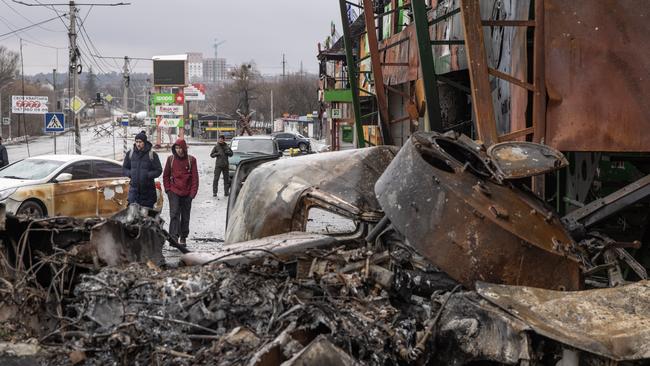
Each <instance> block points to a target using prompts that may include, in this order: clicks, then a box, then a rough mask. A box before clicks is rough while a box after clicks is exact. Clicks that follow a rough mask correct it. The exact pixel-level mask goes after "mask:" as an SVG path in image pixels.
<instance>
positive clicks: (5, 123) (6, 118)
mask: <svg viewBox="0 0 650 366" xmlns="http://www.w3.org/2000/svg"><path fill="white" fill-rule="evenodd" d="M2 124H3V125H10V124H11V119H9V117H2Z"/></svg>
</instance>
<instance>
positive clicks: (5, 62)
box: [0, 46, 20, 88]
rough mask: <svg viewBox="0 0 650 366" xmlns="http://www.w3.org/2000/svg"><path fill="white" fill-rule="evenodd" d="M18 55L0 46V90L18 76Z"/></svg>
mask: <svg viewBox="0 0 650 366" xmlns="http://www.w3.org/2000/svg"><path fill="white" fill-rule="evenodd" d="M19 61H20V59H19V56H18V53H16V52H13V51H10V50H9V49H7V47H5V46H0V88H1V87H3V86H4V85H6V84H7V83H8V82H10V81H12V80H14V79H15V78H16V77H17V76H18V62H19Z"/></svg>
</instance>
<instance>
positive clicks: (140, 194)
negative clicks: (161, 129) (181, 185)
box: [122, 131, 162, 208]
mask: <svg viewBox="0 0 650 366" xmlns="http://www.w3.org/2000/svg"><path fill="white" fill-rule="evenodd" d="M152 147H153V146H152V145H151V142H149V141H147V134H146V133H145V132H144V131H141V132H140V133H139V134H137V135H136V136H135V144H133V149H131V150H129V152H127V153H126V156H125V157H124V163H122V169H123V170H124V175H125V176H127V177H129V178H131V183H130V186H129V199H128V200H129V204H131V203H137V204H139V205H141V206H144V207H150V208H153V206H154V204H155V203H156V201H157V200H158V197H157V195H156V182H155V179H156V178H158V177H159V176H160V174H161V173H162V166H161V165H160V159H158V154H156V153H155V152H154V151H153V150H152Z"/></svg>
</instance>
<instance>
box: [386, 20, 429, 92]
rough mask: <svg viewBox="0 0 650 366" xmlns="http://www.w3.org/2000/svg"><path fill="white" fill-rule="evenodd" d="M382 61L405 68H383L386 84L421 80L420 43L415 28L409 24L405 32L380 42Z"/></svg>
mask: <svg viewBox="0 0 650 366" xmlns="http://www.w3.org/2000/svg"><path fill="white" fill-rule="evenodd" d="M379 51H380V52H379V55H380V56H381V61H382V62H385V63H390V64H396V63H403V62H406V63H408V64H409V66H408V67H405V66H382V71H383V77H384V83H385V84H387V85H399V84H403V83H406V82H409V81H415V80H417V79H419V78H421V75H422V74H421V72H420V61H419V58H418V57H419V53H418V42H417V38H416V36H415V27H414V26H413V24H409V25H408V26H407V27H406V28H404V30H403V31H401V32H399V33H397V34H395V35H393V36H391V37H389V38H387V39H384V40H382V41H379Z"/></svg>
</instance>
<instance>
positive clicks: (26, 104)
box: [11, 95, 47, 114]
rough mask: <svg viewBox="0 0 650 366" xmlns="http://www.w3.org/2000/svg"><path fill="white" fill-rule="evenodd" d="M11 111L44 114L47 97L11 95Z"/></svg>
mask: <svg viewBox="0 0 650 366" xmlns="http://www.w3.org/2000/svg"><path fill="white" fill-rule="evenodd" d="M11 112H12V113H25V114H45V113H47V97H42V96H27V95H25V96H22V95H12V96H11Z"/></svg>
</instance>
